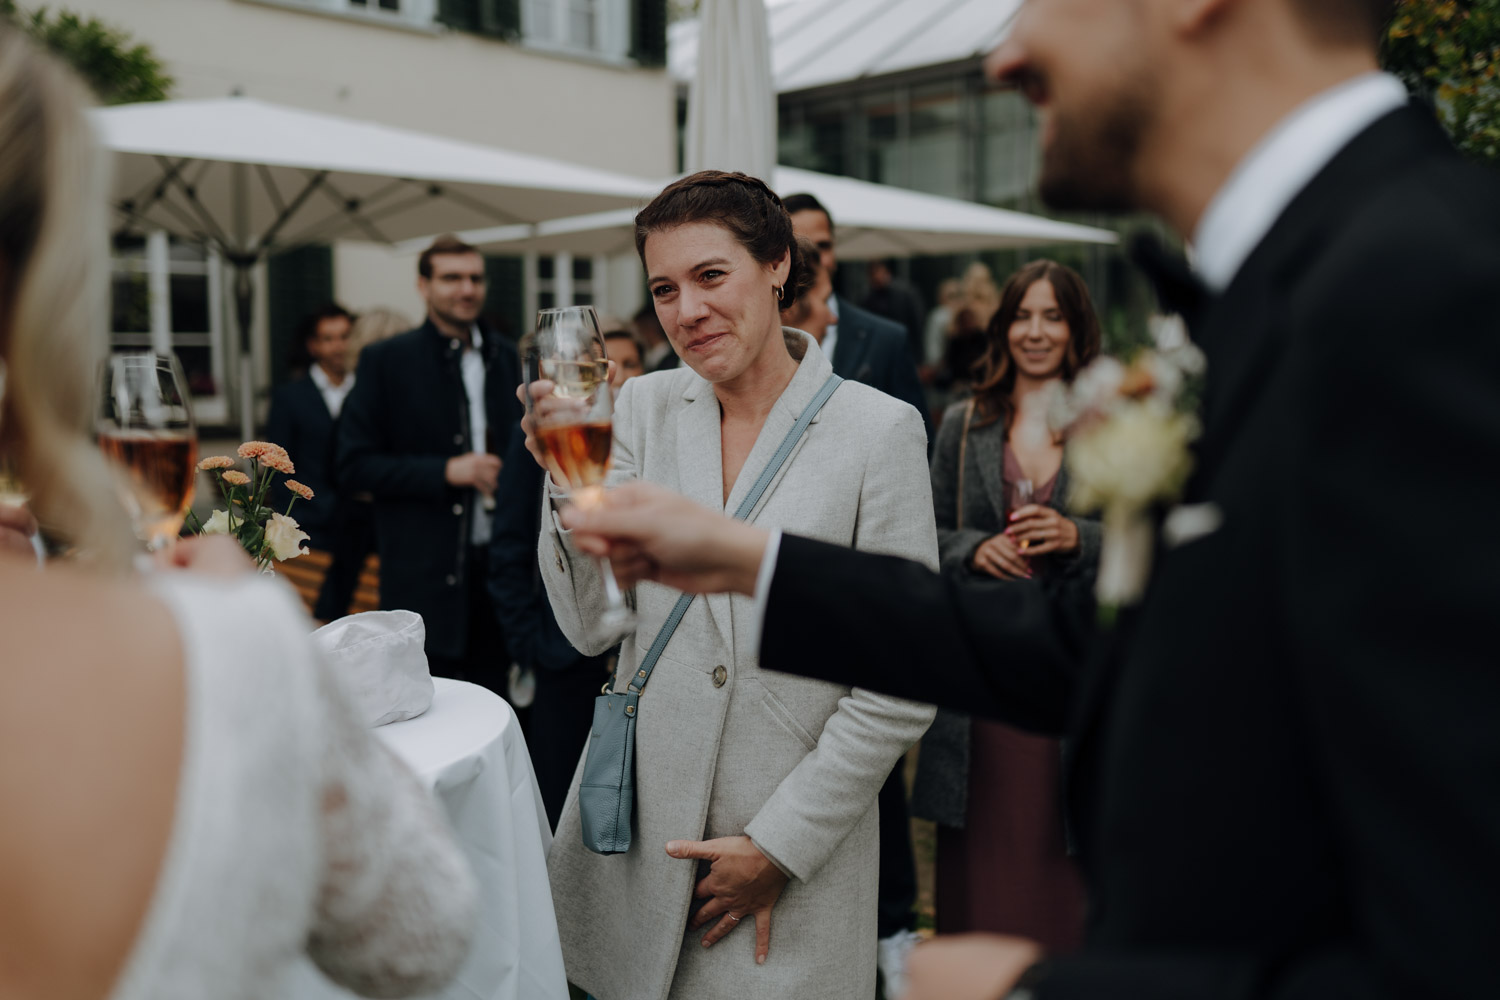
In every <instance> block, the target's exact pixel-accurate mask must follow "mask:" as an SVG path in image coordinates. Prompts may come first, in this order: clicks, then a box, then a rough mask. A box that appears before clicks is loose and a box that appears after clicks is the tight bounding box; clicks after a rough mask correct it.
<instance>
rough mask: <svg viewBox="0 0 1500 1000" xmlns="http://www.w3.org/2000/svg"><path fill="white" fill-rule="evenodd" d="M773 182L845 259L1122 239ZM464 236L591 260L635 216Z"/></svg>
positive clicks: (804, 180) (928, 202) (851, 183)
mask: <svg viewBox="0 0 1500 1000" xmlns="http://www.w3.org/2000/svg"><path fill="white" fill-rule="evenodd" d="M772 177H773V181H772V186H773V187H774V188H775V190H776V191H777V192H779V193H780V194H782V195H788V194H794V193H797V192H807V193H809V194H812V195H815V196H816V197H817V199H818V200H819V201H821V202H822V203H823V204H824V205H826V206H827V207H828V211H829V214H831V215H832V216H833V220H834V223H835V226H836V231H837V232H836V235H837V237H838V248H839V259H840V260H870V259H874V258H879V257H913V256H921V255H929V254H953V253H973V252H977V251H981V250H1003V249H1011V248H1017V247H1032V246H1050V245H1056V244H1064V243H1099V244H1112V243H1117V242H1119V237H1118V236H1117V235H1116V234H1115V233H1113V232H1111V231H1109V230H1107V229H1096V228H1094V227H1092V226H1081V225H1077V224H1075V223H1071V222H1058V221H1056V220H1054V219H1045V218H1042V217H1041V216H1036V215H1027V214H1026V213H1024V212H1012V211H1009V210H1007V209H1003V208H991V207H990V206H988V205H980V204H976V203H975V202H971V201H963V200H960V199H957V198H944V197H941V196H938V195H931V194H923V193H921V192H918V191H908V190H906V189H904V188H897V187H891V186H889V185H886V184H871V183H869V182H868V181H861V180H855V179H853V178H851V177H834V176H831V175H829V174H820V173H815V172H813V171H811V170H798V169H795V168H792V167H778V168H776V170H775V172H774V173H773V175H772ZM463 235H464V238H465V239H467V240H468V241H469V242H471V243H473V244H474V245H476V246H480V247H483V248H485V249H488V250H494V251H497V252H501V253H520V252H523V251H534V252H536V253H542V254H550V253H558V252H561V251H567V252H570V253H574V254H585V255H587V254H615V253H625V252H634V250H635V224H634V215H633V213H632V212H630V211H611V212H599V213H594V214H591V215H584V216H575V217H573V218H567V219H554V220H551V221H549V222H542V223H538V224H535V225H511V226H498V227H495V228H492V229H482V230H474V231H470V232H467V233H465V234H463Z"/></svg>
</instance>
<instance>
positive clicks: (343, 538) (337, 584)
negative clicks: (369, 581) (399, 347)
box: [273, 306, 411, 622]
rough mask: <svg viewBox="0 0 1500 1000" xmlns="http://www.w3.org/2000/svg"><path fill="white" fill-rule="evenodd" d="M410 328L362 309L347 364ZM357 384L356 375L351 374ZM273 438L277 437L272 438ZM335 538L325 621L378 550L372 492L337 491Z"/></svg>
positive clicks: (322, 613) (342, 611) (384, 312)
mask: <svg viewBox="0 0 1500 1000" xmlns="http://www.w3.org/2000/svg"><path fill="white" fill-rule="evenodd" d="M410 329H411V320H410V319H408V318H407V317H406V316H405V315H404V314H403V313H400V312H397V311H396V310H394V309H387V308H386V307H384V306H373V307H371V308H369V309H366V310H365V311H363V312H361V313H360V314H359V315H358V316H356V317H355V319H354V325H353V326H352V327H350V329H349V351H348V366H349V370H350V371H353V370H354V368H355V366H356V365H357V363H358V361H359V355H360V353H361V352H362V351H363V350H364V349H365V348H366V347H367V346H369V345H370V344H373V343H375V342H377V341H381V340H387V339H389V338H391V337H394V336H395V335H396V334H398V333H401V332H402V331H404V330H410ZM349 384H350V385H351V386H352V385H353V384H354V377H353V376H352V375H351V376H350V377H349ZM273 440H274V439H273ZM332 537H333V542H332V544H331V545H330V546H329V547H328V548H329V553H330V555H331V556H332V558H331V559H330V560H329V562H328V571H327V572H326V573H325V574H324V575H323V585H322V586H321V587H319V588H318V599H317V602H316V603H315V604H314V606H313V617H314V618H316V619H318V620H319V621H322V622H330V621H333V620H334V619H335V618H342V617H343V616H344V615H346V614H348V613H349V603H350V602H351V601H352V600H353V599H354V592H355V590H357V589H358V588H359V576H360V573H361V572H362V571H363V569H364V565H365V560H366V559H367V558H368V557H369V555H370V553H372V552H374V551H375V506H374V502H373V498H372V497H371V495H370V494H369V493H364V492H358V493H345V492H340V493H339V494H338V505H337V506H336V507H335V509H334V515H333V531H332Z"/></svg>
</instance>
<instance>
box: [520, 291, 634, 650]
mask: <svg viewBox="0 0 1500 1000" xmlns="http://www.w3.org/2000/svg"><path fill="white" fill-rule="evenodd" d="M524 367H525V370H526V371H525V374H526V405H527V409H528V410H530V411H531V414H532V418H533V422H534V423H535V426H536V436H537V440H538V441H539V442H540V443H541V446H542V451H543V454H544V456H545V462H546V466H547V471H548V472H550V473H551V474H552V479H553V482H555V483H556V484H557V485H558V486H561V487H562V488H564V489H566V490H567V491H568V494H569V498H570V499H571V500H572V502H573V503H575V504H577V505H578V506H580V507H594V506H597V505H598V504H600V503H601V502H603V499H604V479H605V476H606V475H608V473H609V463H610V453H611V451H612V448H613V444H614V425H613V404H614V399H613V395H612V393H611V392H610V387H609V359H608V356H607V355H606V354H605V350H604V338H603V337H602V336H600V334H599V318H598V316H596V315H595V314H594V309H593V307H592V306H568V307H566V308H562V309H543V310H542V311H541V312H539V313H538V314H537V328H536V334H535V335H534V337H533V339H532V346H531V349H530V350H529V351H528V352H527V358H526V364H525V366H524ZM539 379H540V380H545V381H547V382H550V383H552V391H551V392H550V393H548V394H546V395H542V394H541V393H539V392H537V391H535V390H534V386H535V384H536V382H537V381H538V380H539ZM598 562H599V568H600V570H601V575H602V576H603V578H604V597H605V611H604V615H603V616H602V617H601V618H600V620H599V621H598V623H596V625H595V628H594V631H595V632H596V633H597V634H598V635H599V636H600V637H601V638H604V639H616V638H619V637H620V636H621V635H624V634H625V633H626V632H628V631H630V630H631V629H632V628H634V627H635V615H634V614H632V613H631V610H630V607H629V605H627V604H626V603H625V595H624V594H623V593H621V591H620V586H619V584H618V583H617V582H616V580H615V574H614V570H613V569H612V568H611V567H610V565H609V560H608V559H604V558H601V559H599V560H598Z"/></svg>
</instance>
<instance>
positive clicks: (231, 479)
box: [224, 469, 250, 486]
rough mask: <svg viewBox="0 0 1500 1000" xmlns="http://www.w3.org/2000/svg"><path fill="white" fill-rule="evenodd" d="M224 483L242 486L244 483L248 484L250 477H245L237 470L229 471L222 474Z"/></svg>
mask: <svg viewBox="0 0 1500 1000" xmlns="http://www.w3.org/2000/svg"><path fill="white" fill-rule="evenodd" d="M224 482H226V483H228V484H229V485H230V486H244V485H245V484H246V483H248V482H250V477H249V476H247V475H245V474H244V473H243V472H240V471H239V470H238V469H230V470H229V471H228V472H226V473H224Z"/></svg>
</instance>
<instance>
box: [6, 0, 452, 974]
mask: <svg viewBox="0 0 1500 1000" xmlns="http://www.w3.org/2000/svg"><path fill="white" fill-rule="evenodd" d="M84 100H85V97H84V90H83V87H82V85H81V84H79V83H78V82H76V81H75V80H72V79H70V78H69V77H68V76H67V75H66V74H65V73H64V71H63V70H62V69H61V68H60V67H58V66H57V65H55V64H54V63H53V62H52V61H51V60H50V59H49V58H47V57H45V56H43V55H41V54H40V53H38V52H35V51H33V50H32V49H31V48H30V47H29V46H28V44H27V43H26V42H25V41H24V40H23V38H22V36H21V33H20V32H19V31H17V30H15V29H13V28H11V27H9V26H7V25H4V24H0V108H3V109H4V113H3V114H0V330H3V331H4V334H5V335H4V338H3V339H0V372H5V373H8V377H6V378H4V379H3V382H4V386H3V388H0V413H3V414H4V416H3V417H0V445H3V448H4V450H5V452H6V453H7V454H10V455H13V456H14V457H15V460H16V462H17V464H18V466H19V469H20V473H21V475H22V477H23V479H24V481H25V482H26V483H27V485H28V487H29V489H30V491H31V493H32V500H33V502H34V503H35V504H36V508H37V511H38V513H39V514H40V516H41V517H42V519H43V520H44V521H45V522H46V523H47V524H48V525H49V528H51V527H53V526H56V530H58V531H59V532H60V533H63V534H65V535H66V536H67V539H68V541H69V542H70V543H72V544H73V545H74V546H75V547H76V549H77V551H78V552H79V554H80V557H79V558H78V559H76V560H72V561H71V564H70V565H65V566H59V567H55V568H53V569H50V570H49V571H48V572H47V573H44V574H39V573H37V572H36V565H35V560H34V558H24V557H23V558H21V559H16V558H12V557H10V556H9V555H6V554H0V663H3V664H4V669H3V670H0V800H3V801H4V803H5V807H4V809H5V819H4V822H3V823H0V880H3V883H4V890H3V895H4V905H3V906H0V996H5V997H37V998H42V997H48V998H60V997H90V998H95V997H108V998H110V1000H161V998H169V997H170V998H178V997H214V998H217V1000H258V998H261V997H267V996H284V995H285V993H286V989H285V987H286V986H287V985H288V984H287V983H286V982H285V981H284V980H285V979H286V976H287V974H288V973H290V972H292V971H293V966H294V963H296V962H299V961H300V960H301V959H302V958H303V956H304V955H305V956H307V957H310V958H311V959H312V960H313V962H314V963H316V964H317V965H318V967H319V968H321V969H322V971H323V972H324V973H325V974H327V975H328V976H329V977H330V978H332V979H334V980H335V981H336V982H338V983H339V984H340V985H342V986H346V987H348V988H349V989H350V990H353V991H355V992H357V993H359V994H360V995H363V996H387V997H397V996H411V995H415V994H422V995H427V994H430V993H431V992H432V991H434V990H436V989H438V988H440V987H441V986H442V985H443V984H444V983H445V982H446V981H447V980H448V979H449V978H450V977H451V976H452V975H453V974H454V973H455V972H456V971H457V970H458V968H459V965H460V964H461V963H462V961H463V959H464V957H465V954H466V952H467V950H468V945H469V941H470V939H471V937H472V934H473V926H474V917H475V909H476V906H475V891H474V883H473V878H472V875H471V873H470V872H469V870H468V868H467V865H466V864H465V862H464V858H463V855H462V854H461V853H460V851H459V850H458V848H457V847H456V845H455V844H454V843H453V840H452V837H451V834H450V833H449V832H448V830H447V826H446V823H445V821H444V819H443V818H442V816H441V814H440V813H439V812H438V810H437V808H436V806H435V805H434V803H433V800H432V798H431V796H430V795H428V793H427V791H426V790H425V789H424V788H422V787H421V786H420V785H419V784H418V783H417V781H416V780H415V779H414V777H413V776H412V775H411V773H410V772H409V771H407V770H406V768H405V767H404V766H403V765H402V764H400V762H398V761H397V760H396V759H395V758H394V757H393V756H391V754H390V752H389V751H387V750H386V749H385V748H384V746H383V745H382V744H381V742H380V741H379V740H378V739H376V738H374V736H373V735H372V734H371V733H370V732H369V731H368V730H366V729H365V728H364V726H363V725H361V724H360V723H359V722H358V721H357V720H356V718H355V716H354V712H353V711H352V709H351V707H350V705H349V703H348V701H347V699H346V698H345V696H344V693H343V692H342V690H341V689H340V688H339V687H338V685H337V683H336V682H335V679H334V677H333V676H332V674H331V673H330V672H329V670H328V669H327V667H326V665H325V664H324V663H323V662H322V661H321V660H320V659H319V658H318V657H317V655H316V654H315V653H314V650H313V647H312V645H311V643H310V641H309V639H308V637H307V631H308V629H307V619H306V616H305V615H303V614H302V612H301V610H300V609H299V608H297V607H296V605H295V602H294V598H293V596H292V594H291V592H290V591H289V590H288V589H286V588H285V587H283V586H280V585H276V584H273V583H270V582H267V581H265V580H263V579H261V578H260V577H259V576H258V575H257V574H255V573H254V572H253V569H252V568H251V566H250V563H249V561H248V560H247V559H246V557H245V555H244V553H243V552H241V551H240V550H239V547H238V546H237V545H236V544H235V543H234V542H232V541H230V540H228V539H224V538H209V539H194V540H192V541H188V542H182V543H178V544H177V545H176V547H175V548H174V549H173V550H172V554H171V561H172V563H173V565H172V566H171V567H163V568H162V569H161V571H159V572H155V573H151V574H149V575H148V576H146V577H144V578H142V577H139V576H134V575H133V574H132V570H131V564H132V553H133V551H134V546H133V543H132V538H131V533H130V529H129V526H128V525H127V524H126V523H125V517H124V515H123V512H122V511H121V510H120V508H119V506H118V504H117V502H116V501H115V499H114V498H115V496H116V494H115V492H114V490H113V489H112V488H111V485H112V481H113V478H112V476H111V473H110V472H109V470H107V469H106V468H105V465H104V462H103V460H102V459H101V457H100V454H99V451H98V449H97V447H96V446H95V445H94V443H93V434H92V419H91V414H92V412H93V404H94V398H93V397H94V392H95V373H96V370H97V365H98V363H99V362H100V360H101V357H100V348H101V347H102V342H101V341H100V340H99V339H98V338H97V331H98V330H100V329H102V328H103V324H104V322H105V321H106V317H105V316H103V315H101V314H100V311H99V309H98V306H99V304H101V303H102V302H104V301H107V300H106V298H105V294H104V293H105V292H106V291H107V288H108V284H107V283H108V281H109V261H108V258H107V257H106V256H105V254H104V252H103V250H104V248H105V247H106V246H107V245H108V242H107V241H108V232H107V230H106V218H105V205H106V204H107V199H106V197H105V192H104V190H103V185H102V183H100V180H101V178H102V177H103V173H102V172H101V171H100V170H98V169H97V167H98V163H99V160H100V159H101V157H100V156H99V154H98V150H97V149H96V148H95V146H94V141H95V140H94V131H93V129H92V128H91V127H90V124H89V122H88V121H87V120H86V119H85V117H84V115H83V112H82V110H81V108H80V105H81V104H82V102H83V101H84ZM106 830H107V831H108V834H107V836H106V837H104V838H103V840H101V836H100V835H101V831H106Z"/></svg>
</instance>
